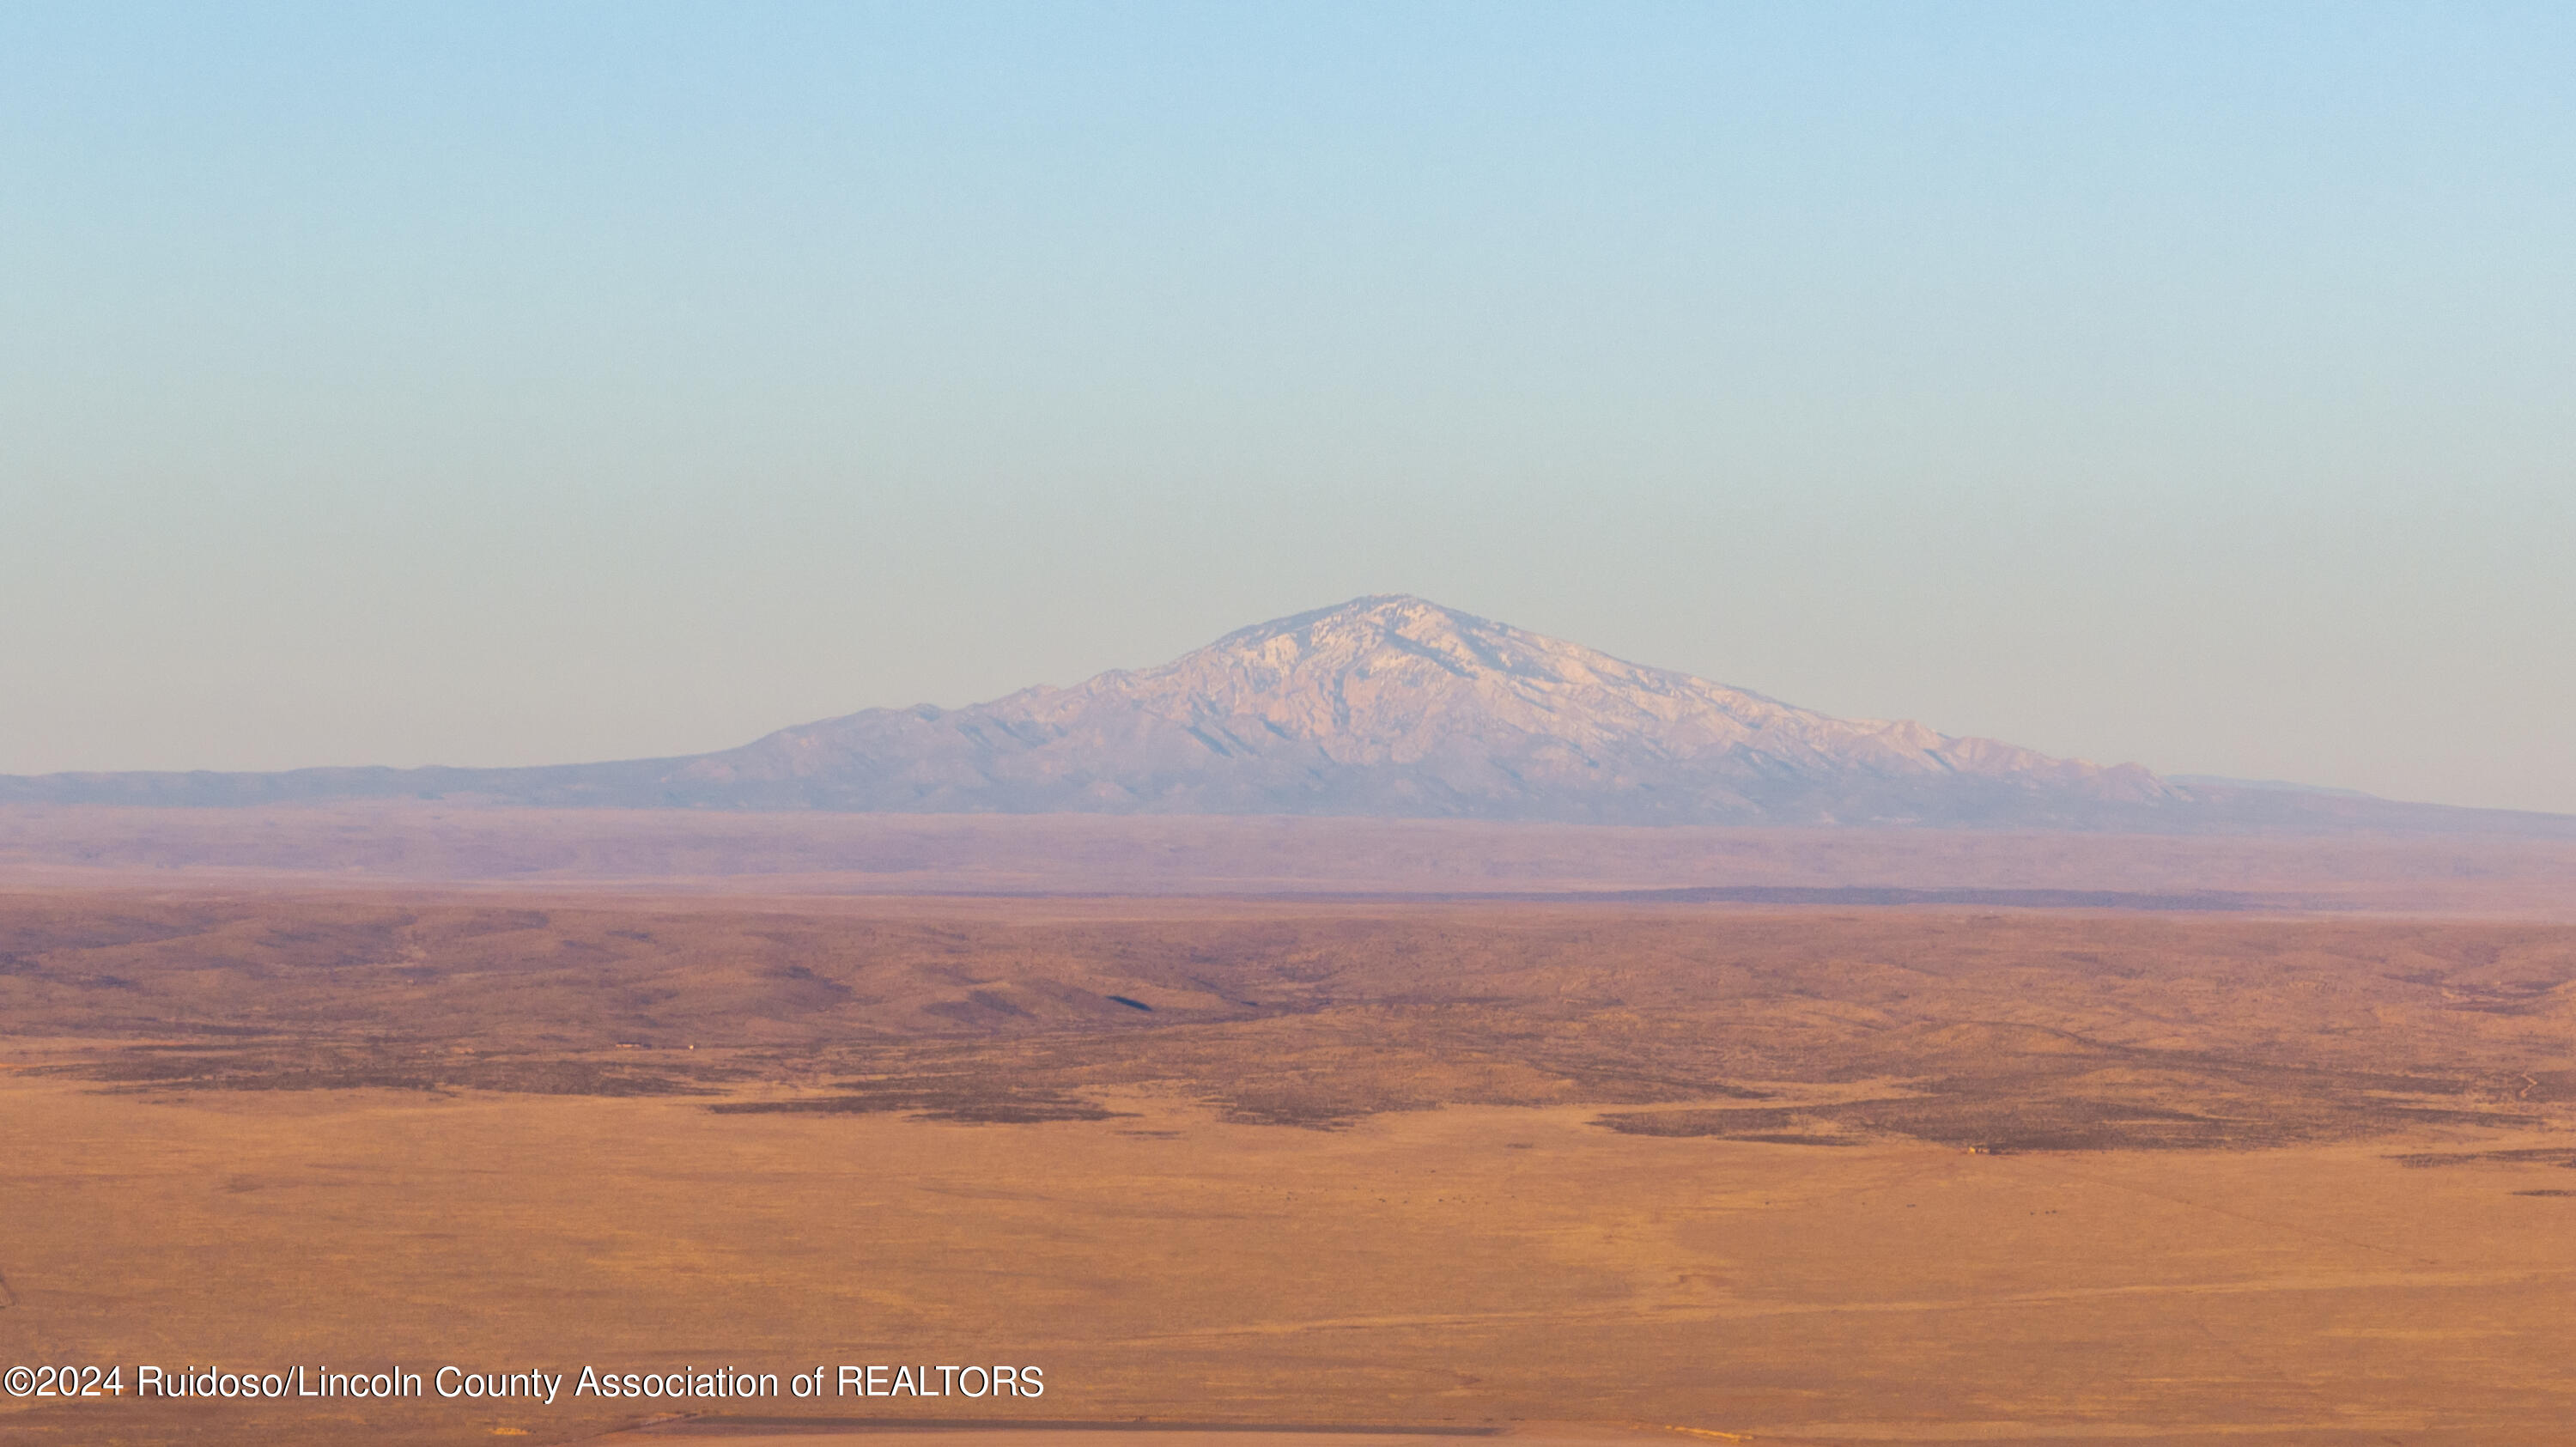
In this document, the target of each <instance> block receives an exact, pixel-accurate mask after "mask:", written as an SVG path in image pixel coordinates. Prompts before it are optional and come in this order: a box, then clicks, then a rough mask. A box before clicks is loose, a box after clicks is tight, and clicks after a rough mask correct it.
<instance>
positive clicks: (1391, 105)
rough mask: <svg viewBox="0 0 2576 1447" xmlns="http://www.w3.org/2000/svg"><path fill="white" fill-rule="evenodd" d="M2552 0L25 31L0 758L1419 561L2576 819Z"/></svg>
mask: <svg viewBox="0 0 2576 1447" xmlns="http://www.w3.org/2000/svg"><path fill="white" fill-rule="evenodd" d="M2571 74H2576V8H2571V7H2567V6H2564V5H2556V4H2534V5H2505V4H2475V3H2461V0H2449V3H2439V4H2434V3H2426V4H2410V5H2385V4H2371V3H2362V0H2337V3H2331V4H2313V5H2311V4H2291V3H2278V4H2251V3H2244V0H2230V3H2222V4H2205V5H2201V4H2191V3H2183V0H2166V3H2158V4H2155V5H2134V4H2116V5H2114V4H2100V5H2091V4H2082V3H2034V4H1972V3H1962V4H1947V5H1920V4H1895V3H1888V4H1835V3H1818V0H1799V3H1795V4H1791V3H1780V4H1772V5H1722V4H1689V5H1682V4H1618V3H1585V4H1558V5H1514V4H1504V3H1475V4H1457V5H1448V4H1402V3H1385V0H1373V3H1366V4H1351V5H1340V4H1324V3H1312V4H1276V5H1259V6H1256V5H1207V4H1196V3H1194V4H1174V5H1145V4H1113V5H1090V4H1080V3H1060V4H1048V5H976V4H968V3H956V0H942V3H937V4H930V3H924V4H919V5H858V4H846V5H780V4H758V3H724V4H712V3H711V4H705V5H671V4H649V3H620V4H569V3H566V4H547V5H526V4H517V3H513V4H494V5H475V4H465V3H457V4H447V5H438V6H410V7H394V6H377V7H364V6H348V5H311V6H291V5H260V4H242V3H228V4H221V5H217V4H206V5H200V6H137V5H125V4H118V3H103V0H84V3H80V4H62V5H51V4H42V3H20V4H12V5H9V6H7V7H0V771H6V772H21V773H26V772H44V771H51V770H61V769H147V768H149V769H167V768H218V769H265V768H284V767H293V766H300V765H312V764H355V763H384V764H402V765H408V764H423V763H450V764H515V763H548V762H565V761H573V760H592V759H605V758H618V757H633V756H643V755H666V754H676V753H688V752H695V751H700V750H707V749H715V748H722V747H727V746H730V745H733V744H737V743H742V742H745V741H748V740H749V739H751V738H753V737H756V736H758V735H760V734H762V733H765V732H767V731H769V730H771V729H773V728H777V727H781V726H784V725H788V724H792V723H799V722H804V721H808V720H812V719H816V718H821V717H827V716H831V715H836V714H841V713H847V712H851V711H854V710H856V709H860V708H865V707H871V706H876V705H907V704H913V703H919V702H933V703H939V704H947V705H955V704H963V703H968V702H973V701H976V700H980V699H984V698H989V697H993V696H996V695H999V694H1002V693H1005V692H1008V691H1011V690H1013V689H1016V688H1019V687H1022V686H1024V685H1027V684H1031V683H1039V682H1050V683H1070V682H1073V681H1076V680H1078V679H1080V678H1083V677H1086V676H1088V675H1090V674H1092V673H1095V672H1098V671H1100V670H1102V669H1106V668H1114V667H1136V666H1145V665H1150V664H1154V663H1158V662H1161V661H1164V660H1165V659H1168V658H1170V657H1172V656H1175V655H1177V654H1179V653H1181V652H1183V651H1185V650H1187V649H1189V648H1192V647H1196V646H1198V645H1200V644H1203V643H1206V642H1208V641H1210V640H1211V639H1213V638H1215V637H1217V636H1218V635H1220V634H1222V633H1225V632H1227V631H1229V630H1231V629H1234V628H1236V627H1239V626H1243V625H1246V624H1249V623H1254V622H1258V621H1261V620H1264V619H1267V618H1271V617H1276V616H1280V615H1283V614H1287V613H1292V612H1298V611H1302V610H1305V609H1309V608H1314V607H1320V606H1324V605H1327V604H1331V603H1336V602H1339V601H1341V600H1343V599H1346V598H1350V597H1353V596H1356V595H1360V594H1365V593H1378V592H1409V593H1416V594H1420V595H1423V596H1426V597H1429V598H1432V599H1434V600H1436V601H1439V602H1442V603H1446V604H1448V605H1450V606H1453V607H1457V608H1462V609H1465V610H1467V611H1470V612H1474V613H1479V614H1483V615H1485V616H1488V617H1493V618H1498V619H1501V620H1503V621H1506V622H1510V623H1514V624H1517V625H1519V626H1522V627H1526V628H1531V629H1535V630H1537V631H1539V632H1543V633H1548V634H1553V635H1556V636H1559V637H1564V638H1569V639H1572V640H1575V641H1577V642H1581V643H1586V644H1589V645H1592V646H1594V647H1597V648H1601V649H1604V650H1606V651H1608V652H1611V653H1614V654H1617V655H1619V656H1621V657H1625V658H1630V659H1634V660H1636V661H1639V662H1644V663H1649V664H1654V665H1659V666H1663V667H1670V668H1678V669H1683V670H1686V671H1689V672H1692V673H1696V674H1700V675H1702V676H1705V677H1709V678H1713V679H1717V680H1719V681H1722V682H1726V683H1730V684H1735V685H1738V686H1741V687H1746V688H1751V689H1755V690H1757V691H1760V692H1763V693H1766V694H1769V695H1772V696H1774V697H1777V698H1782V699H1785V700H1788V701H1790V702H1793V703H1798V704H1802V705H1805V706H1808V707H1812V708H1818V709H1823V710H1825V711H1828V712H1832V713H1838V714H1846V715H1854V716H1863V717H1879V718H1887V717H1902V718H1915V719H1920V720H1922V721H1924V722H1926V723H1929V724H1931V725H1932V726H1933V727H1935V728H1938V729H1941V730H1944V731H1946V732H1951V733H1964V734H1980V735H1987V736H1992V737H1999V738H2004V739H2008V740H2011V741H2013V742H2016V743H2020V744H2024V745H2027V746H2030V747H2034V748H2040V749H2044V750H2047V751H2049V752H2052V753H2059V754H2067V755H2075V756H2080V757H2085V758H2091V759H2096V760H2100V761H2104V762H2124V761H2127V762H2138V763H2143V764H2146V765H2148V766H2150V767H2152V768H2156V769H2159V770H2162V771H2166V772H2176V773H2207V774H2221V775H2230V776H2236V777H2248V778H2264V779H2289V780H2297V781H2302V782H2308V783H2314V784H2320V785H2328V786H2336V787H2346V788H2356V789H2364V790H2368V791H2371V792H2374V793H2380V794H2385V795H2389V796H2391V797H2398V798H2408V799H2426V800H2436V801H2442V802H2449V803H2461V804H2479V805H2489V806H2502V807H2511V808H2527V809H2548V810H2559V811H2568V812H2576V667H2571V666H2570V665H2571V661H2576V265H2571V264H2570V258H2576V85H2570V84H2569V83H2568V79H2567V77H2568V76H2569V75H2571Z"/></svg>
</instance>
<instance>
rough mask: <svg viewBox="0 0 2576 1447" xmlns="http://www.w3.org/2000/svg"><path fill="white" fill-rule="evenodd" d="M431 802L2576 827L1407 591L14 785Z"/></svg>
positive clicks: (86, 791)
mask: <svg viewBox="0 0 2576 1447" xmlns="http://www.w3.org/2000/svg"><path fill="white" fill-rule="evenodd" d="M412 794H432V795H441V796H447V797H451V798H452V797H456V796H465V797H468V798H473V799H479V800H484V801H489V802H494V803H513V804H540V805H609V806H629V807H666V806H685V807H701V808H750V809H829V810H861V811H866V810H891V811H905V812H995V813H1046V812H1110V813H1187V814H1343V815H1376V816H1400V817H1458V818H1486V819H1532V820H1553V821H1559V822H1582V823H1625V824H1656V823H1703V824H1771V825H1826V824H1918V825H1942V826H1988V827H2042V828H2049V827H2054V828H2086V829H2142V830H2153V831H2158V832H2163V831H2177V832H2191V831H2199V830H2209V829H2217V830H2231V831H2232V830H2241V829H2263V828H2302V827H2355V826H2362V827H2371V826H2378V827H2452V828H2505V829H2510V830H2512V831H2513V832H2534V831H2536V832H2542V833H2555V832H2559V826H2560V825H2568V826H2570V827H2576V821H2566V820H2555V816H2545V815H2512V814H2505V813H2502V812H2501V811H2473V810H2443V809H2438V808H2435V807H2433V806H2423V805H2398V804H2390V803H2387V802H2385V801H2381V800H2375V799H2357V798H2350V797H2343V796H2329V795H2322V794H2302V793H2296V792H2288V791H2283V790H2279V789H2268V790H2267V789H2260V788H2253V787H2230V786H2225V785H2219V784H2210V783H2201V782H2194V783H2189V784H2185V783H2181V782H2177V781H2174V780H2168V779H2163V778H2160V777H2158V776H2156V775H2155V774H2153V773H2150V772H2148V771H2147V770H2145V769H2143V768H2139V767H2137V766H2135V765H2120V766H2116V767H2104V766H2101V765H2097V764H2090V763H2085V762H2082V761H2077V760H2065V759H2055V758H2051V757H2048V756H2046V755H2043V754H2038V753H2034V752H2032V751H2030V750H2028V749H2021V748H2016V747H2014V746H2012V745H2009V744H2003V743H1998V742H1995V741H1993V740H1990V739H1976V738H1959V737H1953V736H1951V735H1946V734H1941V733H1936V732H1934V731H1933V730H1931V729H1928V728H1926V727H1924V726H1923V725H1921V724H1917V723H1903V722H1899V723H1883V722H1876V721H1867V720H1852V719H1840V718H1834V717H1831V716H1828V715H1825V714H1820V713H1816V712H1813V711H1811V710H1807V709H1801V708H1795V707H1792V706H1790V705H1788V704H1784V703H1781V702H1779V701H1777V700H1774V699H1770V698H1765V697H1763V696H1762V695H1760V694H1755V693H1749V692H1746V691H1744V690H1742V689H1735V688H1729V687H1726V686H1724V685H1721V684H1715V683H1711V682H1708V681H1706V680H1704V679H1699V678H1694V677H1691V676H1689V675H1687V674H1681V673H1674V672H1670V671H1668V670H1663V669H1655V668H1646V667H1641V666H1639V665H1637V664H1633V663H1628V662H1624V661H1622V660H1620V659H1616V658H1612V657H1610V656H1609V655H1607V654H1604V653H1601V652H1598V651H1596V650H1594V649H1590V648H1585V647H1582V646H1580V645H1577V644H1573V643H1567V642H1564V641H1561V640H1558V639H1553V638H1547V637H1543V636H1541V635H1538V634H1535V633H1529V632H1525V631H1523V630H1521V629H1517V628H1512V627H1509V626H1506V625H1504V624H1500V623H1495V622H1491V621H1489V620H1486V619H1482V618H1477V617H1474V616H1472V615H1469V614H1465V613H1460V612H1456V611H1454V610H1452V609H1448V608H1443V607H1440V606H1439V605H1437V604H1433V603H1429V602H1425V601H1423V600H1421V599H1418V598H1411V597H1402V596H1388V597H1373V598H1361V599H1357V600H1355V601H1353V602H1350V603H1346V604H1343V605H1342V606H1340V607H1337V608H1327V609H1321V610H1318V611H1316V612H1312V613H1304V614H1299V615H1297V616H1295V617H1291V618H1283V619H1279V620H1277V621H1275V622H1271V623H1264V624H1261V625H1258V626H1256V627H1252V628H1246V629H1243V630H1241V631H1240V632H1236V633H1232V634H1229V635H1227V636H1226V637H1224V638H1221V639H1218V640H1217V641H1216V642H1215V643H1212V644H1210V645H1208V646H1207V647H1205V648H1202V649H1199V650H1198V651H1196V652H1193V653H1190V654H1187V655H1185V656H1183V657H1181V658H1179V659H1176V660H1174V661H1172V662H1170V663H1167V664H1164V665H1162V666H1160V667H1157V668H1149V669H1142V670H1136V671H1127V670H1120V671H1115V672H1110V673H1104V674H1101V675H1100V676H1098V677H1096V678H1093V679H1090V680H1088V681H1086V682H1083V683H1080V684H1077V685H1075V686H1073V687H1071V688H1049V687H1039V688H1030V689H1024V690H1022V691H1021V692H1018V693H1014V694H1011V695H1009V696H1007V697H1004V698H999V699H995V700H993V701H992V702H989V703H983V704H977V705H974V706H972V707H968V708H960V709H939V708H932V707H927V706H924V707H920V708H910V709H869V710H866V711H865V712H861V713H855V714H851V715H848V716H846V717H843V718H836V719H827V720H824V721H822V722H819V723H813V724H806V725H802V726H799V727H796V728H790V729H784V730H781V731H780V732H778V733H774V734H771V735H769V736H768V737H766V738H763V739H759V740H757V741H755V742H753V743H750V744H747V745H744V746H743V747H741V748H736V749H728V750H725V751H723V752H720V753H713V754H704V755H698V756H695V757H690V758H679V759H645V760H633V761H627V762H622V763H611V764H580V765H563V766H555V767H548V768H534V769H411V770H393V769H316V770H299V771H294V772H289V773H282V774H88V775H50V776H46V777H43V778H34V779H0V799H21V800H42V801H49V802H129V803H191V804H224V803H259V802H276V801H283V800H291V799H318V798H343V797H370V796H377V797H385V796H398V795H412ZM2553 820H2555V822H2551V821H2553ZM2446 821H2447V822H2446ZM2515 821H2523V822H2519V823H2517V822H2515Z"/></svg>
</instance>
